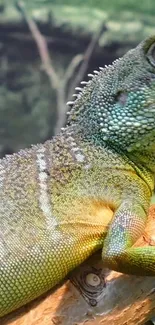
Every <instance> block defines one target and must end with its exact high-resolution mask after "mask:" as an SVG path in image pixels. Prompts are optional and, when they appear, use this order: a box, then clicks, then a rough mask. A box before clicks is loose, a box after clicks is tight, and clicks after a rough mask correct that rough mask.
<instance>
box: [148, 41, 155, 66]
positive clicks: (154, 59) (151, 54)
mask: <svg viewBox="0 0 155 325" xmlns="http://www.w3.org/2000/svg"><path fill="white" fill-rule="evenodd" d="M147 58H148V60H149V61H150V63H151V64H152V65H153V66H154V67H155V43H154V44H152V45H151V46H150V48H149V50H148V52H147Z"/></svg>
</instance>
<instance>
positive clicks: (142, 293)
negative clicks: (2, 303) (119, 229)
mask: <svg viewBox="0 0 155 325" xmlns="http://www.w3.org/2000/svg"><path fill="white" fill-rule="evenodd" d="M107 221H108V222H109V220H107ZM154 236H155V206H152V207H151V209H150V217H149V220H148V224H147V227H146V229H145V233H144V234H143V236H141V238H140V239H139V240H138V242H137V243H136V245H137V246H147V245H150V244H151V245H154ZM99 256H100V254H99ZM99 256H98V255H97V256H94V257H92V258H91V259H90V260H89V261H87V262H86V263H85V264H84V265H82V266H81V267H79V268H78V269H77V270H76V271H75V272H74V273H73V274H72V277H71V280H70V281H67V283H65V284H64V285H62V286H61V287H59V288H58V289H57V290H56V291H54V292H51V293H50V294H48V295H47V296H46V298H44V299H43V298H42V299H38V300H36V301H35V302H32V303H30V304H29V305H27V306H25V307H23V308H21V309H19V310H18V311H16V312H14V313H12V314H10V315H9V316H6V317H5V318H3V319H1V322H0V324H1V325H8V324H10V325H43V324H44V325H75V324H76V325H83V324H84V323H85V321H86V320H87V322H86V324H87V325H101V324H102V325H107V324H111V325H144V324H145V322H146V321H148V320H149V319H150V318H151V317H152V316H153V315H154V314H155V277H137V276H127V275H123V274H121V273H117V272H113V271H111V272H109V271H107V270H105V269H103V265H102V263H101V261H100V258H99ZM86 279H87V281H86ZM92 281H93V282H92ZM95 282H96V287H95ZM86 284H87V285H86ZM92 284H93V285H92ZM88 285H89V286H88Z"/></svg>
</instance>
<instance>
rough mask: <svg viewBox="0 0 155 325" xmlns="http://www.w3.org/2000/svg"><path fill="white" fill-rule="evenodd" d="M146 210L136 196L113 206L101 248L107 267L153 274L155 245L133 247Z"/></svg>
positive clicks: (140, 229) (143, 223) (141, 229)
mask: <svg viewBox="0 0 155 325" xmlns="http://www.w3.org/2000/svg"><path fill="white" fill-rule="evenodd" d="M146 219H147V212H146V211H145V210H144V208H143V206H142V204H141V203H139V202H137V201H136V200H133V201H130V200H129V199H127V200H126V201H123V202H122V204H121V205H120V206H119V208H118V209H117V210H116V212H115V215H114V219H113V222H112V224H111V226H110V228H109V231H108V234H107V237H106V239H105V242H104V247H103V250H102V258H103V262H104V264H105V265H106V266H107V267H109V268H110V269H113V270H116V271H119V272H123V273H127V274H135V275H155V248H154V247H132V245H133V244H134V243H135V241H136V240H137V239H138V237H140V235H141V233H142V232H143V230H144V228H145V223H146Z"/></svg>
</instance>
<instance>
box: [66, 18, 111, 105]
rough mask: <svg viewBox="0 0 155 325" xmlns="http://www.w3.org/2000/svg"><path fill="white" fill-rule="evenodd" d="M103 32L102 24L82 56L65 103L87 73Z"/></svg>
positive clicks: (103, 26)
mask: <svg viewBox="0 0 155 325" xmlns="http://www.w3.org/2000/svg"><path fill="white" fill-rule="evenodd" d="M104 30H105V23H103V24H102V26H101V27H100V28H99V29H98V31H97V32H96V34H95V35H94V37H93V38H92V40H91V41H90V43H89V45H88V47H87V49H86V51H85V53H84V55H83V62H82V64H81V66H80V68H79V71H78V73H77V75H76V77H75V78H74V80H73V82H72V85H71V87H70V89H69V91H68V97H67V101H68V100H70V99H71V96H72V94H73V93H74V90H75V87H76V86H78V85H79V83H80V81H81V80H82V79H83V78H84V75H85V73H86V71H87V68H88V64H89V62H90V59H91V57H92V55H93V53H94V50H95V48H96V46H97V44H98V41H99V38H100V36H101V35H102V33H103V31H104Z"/></svg>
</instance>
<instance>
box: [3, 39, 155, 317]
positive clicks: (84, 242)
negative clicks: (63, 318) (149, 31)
mask: <svg viewBox="0 0 155 325" xmlns="http://www.w3.org/2000/svg"><path fill="white" fill-rule="evenodd" d="M154 174H155V36H153V37H150V38H148V39H146V40H145V41H143V42H142V43H141V44H140V45H139V46H138V47H136V48H135V49H133V50H131V51H129V52H128V53H127V54H126V55H124V57H122V58H121V59H119V60H116V61H115V62H114V63H113V64H112V65H111V66H108V67H106V68H102V69H101V71H100V72H96V74H95V75H94V77H93V78H92V80H91V81H89V82H88V83H87V84H86V86H85V87H84V89H83V90H82V92H81V93H79V96H78V98H77V99H76V101H75V102H74V103H73V107H72V109H71V111H70V114H69V118H68V124H67V126H66V127H65V128H64V129H63V130H62V131H61V133H60V134H59V135H58V136H56V137H54V139H53V140H52V141H47V142H45V143H44V144H41V145H37V146H33V147H32V148H31V149H29V150H22V151H20V152H19V153H17V154H14V155H12V156H8V157H6V158H4V159H2V160H1V161H0V316H3V315H5V314H7V313H9V312H11V311H13V310H15V309H16V308H18V307H20V306H22V305H24V304H26V303H27V302H29V301H31V300H33V299H34V298H36V297H38V296H39V295H41V294H43V293H44V292H46V291H47V290H49V289H50V288H52V287H54V286H55V285H56V284H57V283H59V282H60V281H61V280H62V279H63V278H65V276H66V275H67V274H68V273H69V272H70V271H71V270H72V269H73V268H74V267H76V266H78V265H79V264H80V263H81V262H83V261H84V260H85V259H86V258H87V257H88V256H90V255H91V254H92V253H93V252H95V251H96V250H98V249H99V248H102V259H103V261H104V263H105V265H107V266H108V267H109V268H110V269H114V270H118V271H120V272H124V273H129V274H139V275H155V248H154V247H143V248H135V247H133V244H134V242H135V241H136V240H137V238H138V237H139V236H140V235H141V233H142V231H143V230H144V227H145V224H146V220H147V214H148V208H149V204H150V199H151V195H152V191H153V189H154ZM111 220H112V221H111Z"/></svg>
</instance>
